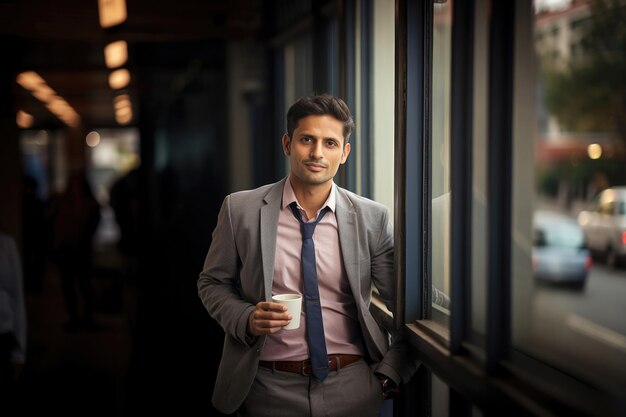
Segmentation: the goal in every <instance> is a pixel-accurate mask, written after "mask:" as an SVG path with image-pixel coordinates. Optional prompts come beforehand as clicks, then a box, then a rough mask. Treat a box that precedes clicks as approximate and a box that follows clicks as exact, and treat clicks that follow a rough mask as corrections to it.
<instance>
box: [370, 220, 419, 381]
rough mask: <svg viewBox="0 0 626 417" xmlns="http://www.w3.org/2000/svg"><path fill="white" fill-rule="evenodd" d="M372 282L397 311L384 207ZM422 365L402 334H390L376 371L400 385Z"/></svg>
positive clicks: (388, 224) (390, 237)
mask: <svg viewBox="0 0 626 417" xmlns="http://www.w3.org/2000/svg"><path fill="white" fill-rule="evenodd" d="M370 259H371V271H372V282H373V284H374V285H375V286H376V288H377V289H378V292H379V294H380V296H381V298H382V300H383V302H384V303H385V306H386V307H387V308H388V309H389V311H392V312H395V311H396V277H395V270H394V242H393V226H392V224H391V220H390V215H389V210H388V209H387V208H385V210H384V211H383V215H382V216H381V220H380V235H379V237H378V239H377V242H376V244H375V245H374V249H373V251H372V253H371V254H370ZM418 366H419V361H417V360H416V359H414V358H412V357H411V356H410V351H409V345H408V342H407V341H406V340H405V338H404V336H403V334H402V333H401V332H400V331H397V330H394V331H393V333H392V334H391V344H390V346H389V350H388V351H387V352H386V353H385V355H384V356H383V359H382V361H381V362H380V363H379V364H378V366H377V367H376V369H375V371H376V372H380V373H382V374H384V375H386V376H388V377H390V378H391V379H393V381H394V382H395V383H396V384H397V385H400V382H404V383H405V384H406V383H408V382H409V380H410V379H411V377H412V376H413V374H414V373H415V371H416V370H417V368H418Z"/></svg>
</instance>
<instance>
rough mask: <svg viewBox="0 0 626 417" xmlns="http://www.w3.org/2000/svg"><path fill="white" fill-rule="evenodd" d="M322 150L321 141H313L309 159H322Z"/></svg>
mask: <svg viewBox="0 0 626 417" xmlns="http://www.w3.org/2000/svg"><path fill="white" fill-rule="evenodd" d="M322 150H323V146H322V142H321V141H319V142H315V143H314V144H313V146H312V147H311V159H322V158H323V157H324V153H323V152H322Z"/></svg>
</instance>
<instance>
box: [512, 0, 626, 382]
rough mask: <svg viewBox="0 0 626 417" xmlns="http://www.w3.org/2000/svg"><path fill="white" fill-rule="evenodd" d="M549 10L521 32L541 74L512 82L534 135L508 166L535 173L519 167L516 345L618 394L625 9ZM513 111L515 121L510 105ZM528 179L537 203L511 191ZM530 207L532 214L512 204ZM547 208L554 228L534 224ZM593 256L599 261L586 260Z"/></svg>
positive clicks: (625, 238) (624, 367)
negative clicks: (524, 99)
mask: <svg viewBox="0 0 626 417" xmlns="http://www.w3.org/2000/svg"><path fill="white" fill-rule="evenodd" d="M544 3H545V4H544ZM551 3H552V2H536V5H537V8H536V10H535V14H534V32H535V33H534V36H532V35H530V34H529V36H528V39H534V45H532V46H530V48H532V49H534V51H535V57H536V68H537V71H536V77H535V79H534V80H529V79H525V80H523V82H522V83H521V84H520V85H522V84H523V85H524V87H520V86H518V87H519V90H523V89H525V90H527V91H532V90H533V89H534V91H535V93H536V94H535V100H534V126H533V128H532V129H531V128H529V127H528V125H527V126H526V129H525V132H524V129H517V130H516V131H515V132H516V133H515V138H514V140H515V144H514V149H515V151H514V159H515V160H514V165H516V166H519V167H522V166H526V167H528V166H533V165H534V167H535V169H534V172H532V173H529V174H520V172H521V171H515V170H514V188H513V189H514V195H513V200H514V201H513V206H514V215H513V239H514V242H513V254H512V255H513V284H514V285H513V296H514V328H513V343H514V345H515V347H516V348H517V349H519V350H520V351H523V352H524V353H527V354H529V355H531V356H533V357H535V358H538V359H540V360H542V361H547V362H550V363H551V364H553V365H555V366H556V367H558V368H560V369H562V370H564V371H566V372H568V373H571V374H573V375H575V376H577V377H579V378H581V379H584V380H586V381H588V382H590V383H593V384H595V385H597V386H599V387H602V388H603V389H606V390H608V391H611V392H617V393H623V392H626V321H624V319H623V318H624V317H626V303H624V299H625V298H626V280H625V279H624V276H625V275H626V273H625V271H624V269H620V268H623V264H624V260H625V258H626V216H625V215H624V214H623V210H620V207H623V204H626V203H625V202H626V187H625V185H626V151H625V149H626V107H625V105H624V97H626V77H624V74H626V61H625V60H624V49H623V46H624V45H625V44H626V31H624V21H626V5H625V4H624V3H623V2H617V1H609V0H581V1H571V2H559V3H558V4H559V5H558V6H557V8H555V6H550V4H551ZM552 4H554V3H552ZM518 47H519V45H518ZM524 47H525V46H522V48H524ZM518 62H520V63H519V64H518V68H517V69H516V72H518V73H524V72H526V73H531V72H532V71H530V70H531V68H530V66H531V65H532V64H530V62H532V60H529V61H518ZM524 82H526V83H525V84H524ZM531 83H534V85H535V86H534V88H531V85H532V84H531ZM517 91H518V90H516V93H517ZM516 106H518V109H516V115H517V114H518V111H519V107H520V102H519V99H518V98H517V97H516ZM524 107H533V106H532V105H529V106H524ZM516 117H517V116H516ZM527 122H530V123H532V120H527ZM520 124H521V122H520ZM531 131H534V143H535V149H534V153H529V154H524V153H523V152H521V153H518V152H516V151H517V150H518V149H520V147H521V146H524V145H523V144H526V145H525V146H527V144H528V142H529V141H530V140H531V138H530V137H529V132H531ZM533 159H534V160H533ZM527 171H530V170H527ZM524 183H526V184H531V185H532V186H533V187H534V192H531V193H530V194H532V195H530V196H529V195H523V194H522V191H523V187H518V186H517V185H519V184H524ZM520 190H521V191H520ZM529 200H530V201H532V207H531V208H528V209H527V208H524V209H521V208H519V207H518V206H517V203H518V202H523V201H529ZM620 211H621V214H620ZM546 212H549V213H550V216H551V217H550V218H549V220H548V221H538V217H542V216H545V213H546ZM529 218H532V219H534V222H533V224H534V228H533V226H532V225H531V223H530V222H528V221H527V219H529ZM531 230H532V231H531ZM583 241H584V244H581V243H583ZM589 254H593V255H595V257H594V260H593V262H591V258H590V257H589ZM545 284H548V285H545Z"/></svg>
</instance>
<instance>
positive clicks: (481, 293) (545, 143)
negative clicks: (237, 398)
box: [0, 0, 626, 416]
mask: <svg viewBox="0 0 626 417" xmlns="http://www.w3.org/2000/svg"><path fill="white" fill-rule="evenodd" d="M396 3H398V2H394V1H393V0H320V1H303V0H291V1H289V0H230V1H227V2H222V1H207V0H178V1H176V2H166V1H160V0H151V1H148V0H129V1H128V2H126V1H124V0H60V1H56V2H51V1H44V0H0V54H1V55H0V56H1V57H2V65H1V66H0V89H1V94H0V231H1V232H3V233H5V234H7V235H9V236H11V237H13V239H14V240H15V242H16V244H17V248H18V252H19V256H20V257H21V265H22V270H23V288H24V298H25V308H26V317H27V324H28V327H27V329H28V330H27V341H28V344H27V360H26V362H25V364H24V368H23V370H22V374H21V376H20V378H19V380H18V384H17V387H16V389H15V391H13V392H12V394H11V397H12V398H13V399H14V401H13V403H14V405H15V407H16V410H17V411H16V413H15V415H32V414H34V413H36V412H51V411H55V412H56V411H58V412H62V413H63V414H64V415H66V416H74V415H76V416H78V415H94V416H111V415H120V416H121V415H129V414H131V413H136V412H144V413H149V412H157V411H160V412H172V413H173V412H175V413H176V414H180V415H186V414H192V412H195V410H201V412H202V413H203V414H206V415H215V416H219V415H221V414H220V413H218V412H217V411H215V410H213V408H212V406H211V403H210V397H211V393H212V389H213V385H212V384H213V381H214V375H215V372H216V367H217V364H218V362H219V359H220V355H221V339H222V337H223V333H222V330H221V329H220V327H219V326H217V325H216V323H215V322H214V321H212V320H211V319H210V318H209V316H208V314H207V313H206V311H205V310H204V307H203V306H202V305H201V303H200V301H199V299H198V297H197V292H196V280H197V277H198V273H199V272H200V270H201V268H202V265H203V262H204V257H205V255H206V252H207V250H208V247H209V245H210V241H211V231H212V229H213V227H214V224H215V221H216V216H217V212H218V210H219V207H220V204H221V202H222V199H223V198H224V197H225V195H226V194H227V193H229V192H233V191H237V190H242V189H246V188H251V187H255V186H259V185H262V184H266V183H269V182H273V181H276V180H278V179H280V178H281V177H283V176H284V175H285V174H286V172H287V167H286V165H285V163H286V162H285V161H284V158H283V155H282V151H281V148H280V142H279V141H280V138H281V136H282V134H283V132H284V130H285V121H284V118H285V113H286V109H287V108H288V106H289V105H290V104H291V103H292V102H293V101H294V100H295V99H296V98H297V97H299V96H301V95H304V94H310V93H314V92H317V93H321V92H328V93H332V94H337V95H340V96H342V97H344V99H346V101H347V102H348V104H349V105H350V107H351V109H352V110H353V113H354V116H355V120H356V126H357V127H356V131H355V133H354V135H353V137H352V138H351V142H352V143H353V152H352V154H351V156H350V161H349V163H348V164H347V165H345V166H344V167H342V169H341V171H340V173H339V176H338V177H337V182H338V183H339V184H340V185H342V186H344V187H346V188H349V189H351V190H353V191H355V192H358V193H360V194H362V195H364V196H367V197H370V198H373V199H375V200H377V201H379V202H382V203H383V204H385V205H387V206H388V207H389V208H390V209H392V213H393V212H394V211H393V208H394V201H395V200H394V134H395V132H394V123H395V120H396V118H397V117H399V116H398V114H396V112H395V111H394V110H395V107H394V103H396V97H395V91H396V90H395V89H396V84H395V82H396V76H397V74H396V68H395V65H396V60H395V59H396V55H395V53H396V49H395V48H396V44H395V41H396V34H397V32H398V31H401V30H405V29H402V28H398V27H397V26H396V23H397V20H395V19H396V18H395V17H394V14H395V11H396ZM409 3H411V2H409ZM520 3H524V4H525V5H526V7H527V9H528V11H529V16H532V17H531V18H530V19H529V20H528V21H523V20H522V18H523V16H522V18H520V23H519V25H520V27H522V33H523V34H525V35H527V36H526V37H524V36H522V37H520V40H519V41H518V43H517V44H516V46H515V48H516V54H518V55H516V57H517V58H520V57H521V59H517V60H516V62H515V74H516V75H515V76H516V83H517V84H516V90H515V97H514V98H513V100H514V108H515V117H516V123H518V124H516V125H515V132H514V150H513V162H514V165H515V167H514V172H513V176H512V178H511V182H512V184H511V187H512V190H513V191H512V197H513V208H512V224H511V229H512V239H513V244H512V245H513V254H512V257H513V267H512V269H513V270H512V272H511V276H512V282H513V288H512V292H513V295H512V299H513V305H512V307H511V309H512V311H513V317H512V324H511V327H512V331H511V333H512V339H513V347H514V348H515V349H517V350H519V351H520V352H523V353H524V354H527V355H529V356H531V357H533V358H535V359H537V360H539V361H541V362H542V363H545V364H547V365H548V366H550V367H552V366H553V367H556V368H557V369H560V370H563V371H564V372H566V373H567V374H571V375H574V377H575V378H577V379H581V380H583V381H587V382H590V383H591V384H592V385H593V386H594V387H599V389H600V390H601V391H606V392H611V393H619V392H623V390H624V389H626V368H625V365H624V364H626V325H625V323H624V320H623V317H626V307H625V306H626V304H625V303H624V302H623V299H624V297H625V296H626V273H625V271H624V269H623V266H624V263H625V262H626V188H624V187H625V186H626V77H625V76H624V74H626V64H625V63H626V61H625V59H624V57H625V56H626V53H625V51H626V30H625V26H626V25H625V24H624V22H626V12H625V7H624V4H623V2H620V1H619V0H572V1H567V0H561V1H548V0H543V1H535V2H532V1H528V2H520ZM454 7H455V2H453V1H434V2H433V4H432V22H431V23H432V27H430V28H429V30H430V33H431V35H432V39H431V40H432V44H433V45H432V46H433V51H432V56H431V57H430V58H431V61H430V62H429V63H428V65H430V66H431V67H430V71H431V72H430V73H432V80H430V82H431V83H432V91H430V94H431V96H429V97H428V98H427V99H428V100H430V101H429V102H430V104H431V105H432V113H433V116H432V120H430V122H431V123H432V137H431V138H430V141H431V142H430V144H431V145H432V147H431V152H432V153H431V154H430V155H428V158H430V160H432V162H433V163H432V164H431V165H430V166H429V167H428V168H429V172H428V174H427V180H428V181H430V186H431V194H432V195H431V196H430V197H432V206H431V208H432V210H433V212H434V213H436V214H435V216H434V219H433V224H432V230H431V231H430V232H431V236H430V242H431V245H432V247H431V253H430V255H431V256H432V277H431V278H432V282H433V283H435V285H437V286H438V287H439V288H441V289H442V290H443V291H445V292H447V293H448V294H449V293H450V271H451V264H452V262H454V259H452V258H451V250H450V247H451V242H450V236H451V235H450V219H449V216H450V203H449V201H450V198H449V196H450V184H451V182H452V181H455V179H454V178H451V176H450V172H451V166H450V151H451V149H450V147H451V142H450V134H451V133H450V129H451V128H450V123H451V120H450V114H451V110H450V109H451V103H450V100H451V97H452V95H453V94H452V93H453V92H452V91H451V72H452V68H453V66H452V65H453V64H452V50H453V45H452V33H453V29H454V22H453V19H452V15H453V11H454ZM475 7H476V10H477V13H476V14H475V15H472V16H471V17H470V16H465V17H467V19H470V18H471V19H473V20H474V21H475V33H474V35H475V39H474V40H473V42H474V50H473V59H474V66H475V67H474V69H475V73H474V75H473V80H472V83H473V87H474V89H473V94H474V97H473V103H474V104H473V105H474V109H473V111H474V113H473V118H474V119H473V129H474V130H473V132H472V133H473V143H472V152H473V154H472V158H473V170H474V172H473V174H474V176H473V180H472V181H473V182H472V192H471V194H472V198H473V200H472V209H473V213H472V228H473V230H474V234H473V235H472V241H471V245H472V254H473V255H474V256H473V257H474V259H473V264H472V271H471V276H467V277H466V278H467V280H468V281H471V282H472V286H473V290H472V300H473V307H472V312H471V314H472V330H473V332H475V333H476V334H477V335H478V337H479V338H480V337H484V335H485V334H486V332H487V325H486V322H487V317H486V316H487V311H486V305H487V303H486V299H487V297H488V293H487V288H486V276H487V265H488V259H489V253H488V247H487V242H486V237H485V236H487V233H486V230H487V224H488V217H487V208H488V204H489V199H488V197H489V194H488V190H487V184H488V178H489V177H488V176H489V173H488V172H487V171H486V166H487V163H486V161H487V155H488V151H489V149H488V142H487V138H488V124H489V119H488V115H487V109H488V103H489V101H488V97H489V91H488V85H489V73H488V68H489V65H488V64H489V61H488V59H489V55H488V54H489V47H490V44H489V43H488V28H489V27H490V26H489V25H490V22H489V18H490V16H491V14H490V10H491V2H489V1H476V2H475ZM531 10H532V11H531ZM524 30H525V32H524ZM405 76H406V74H405ZM520 115H521V116H520ZM520 121H521V122H520ZM395 157H396V158H398V157H399V156H398V155H396V156H395ZM396 160H397V159H396ZM420 198H421V197H420ZM416 201H417V200H416ZM409 216H410V214H409ZM411 296H412V294H407V297H411ZM432 308H433V309H434V310H437V311H435V312H434V314H433V319H434V320H435V321H438V322H439V323H440V324H442V325H443V326H449V316H450V311H449V310H446V309H438V307H436V306H433V307H432ZM574 347H575V348H574ZM431 378H432V381H433V382H432V387H433V394H432V395H433V401H434V403H435V404H439V405H438V406H435V407H434V409H433V415H447V414H448V409H447V408H445V407H444V406H443V405H442V404H443V403H445V401H444V400H443V399H442V398H443V397H442V396H441V395H443V394H441V392H442V390H441V389H439V388H441V387H447V385H446V384H447V382H446V381H442V380H440V379H439V378H438V377H437V376H436V375H432V377H431ZM0 395H2V393H0ZM446 395H447V394H446ZM7 398H8V397H7ZM446 398H447V397H446ZM0 414H3V415H4V413H2V412H1V410H0Z"/></svg>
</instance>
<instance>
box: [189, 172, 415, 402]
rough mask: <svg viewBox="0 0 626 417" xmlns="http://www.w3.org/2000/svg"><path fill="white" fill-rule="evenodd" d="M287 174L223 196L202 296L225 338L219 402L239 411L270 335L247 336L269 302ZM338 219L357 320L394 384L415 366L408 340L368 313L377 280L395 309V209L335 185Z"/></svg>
mask: <svg viewBox="0 0 626 417" xmlns="http://www.w3.org/2000/svg"><path fill="white" fill-rule="evenodd" d="M284 183H285V179H283V180H281V181H279V182H277V183H274V184H269V185H265V186H263V187H260V188H257V189H254V190H249V191H241V192H237V193H234V194H231V195H229V196H227V197H226V198H225V199H224V202H223V204H222V208H221V210H220V214H219V217H218V220H217V225H216V227H215V230H214V232H213V241H212V243H211V247H210V248H209V252H208V254H207V257H206V261H205V264H204V269H203V271H202V272H201V273H200V277H199V279H198V294H199V296H200V298H201V300H202V303H203V304H204V306H205V307H206V309H207V311H208V312H209V314H210V315H211V317H213V318H214V319H215V320H216V321H217V322H218V323H219V324H220V325H221V326H222V328H223V329H224V332H225V340H224V349H223V353H222V359H221V362H220V366H219V370H218V374H217V380H216V383H215V389H214V391H213V405H214V406H215V407H216V408H217V409H218V410H220V411H222V412H224V413H233V412H235V411H236V410H237V409H238V408H239V406H240V405H241V404H242V403H243V401H244V400H245V398H246V396H247V394H248V391H249V390H250V387H251V386H252V383H253V381H254V377H255V375H256V373H257V367H258V361H259V356H260V355H261V352H262V350H263V347H264V345H265V339H266V337H265V336H263V337H259V338H255V339H254V340H253V341H251V340H250V339H249V338H248V339H246V326H247V322H248V316H249V315H250V313H251V312H252V310H254V307H255V305H256V304H257V303H258V302H259V301H264V300H270V299H271V295H272V279H273V275H274V256H275V251H276V228H277V225H278V214H279V211H280V207H281V201H282V194H283V186H284ZM336 189H337V195H336V201H337V202H336V210H335V211H336V217H337V225H338V229H339V241H340V246H341V251H342V255H343V262H344V267H345V269H346V273H347V276H348V280H349V282H350V288H351V290H352V294H354V296H355V298H356V306H357V312H358V319H359V323H360V325H361V333H362V336H363V341H364V344H365V348H366V349H367V354H368V356H369V357H368V358H367V359H368V360H369V361H370V363H371V364H372V368H373V369H375V370H376V371H378V372H381V373H383V374H385V375H387V376H389V377H391V378H392V379H394V380H395V382H396V383H399V382H400V381H404V382H407V381H408V380H409V379H410V377H411V376H412V374H413V373H414V372H415V370H416V369H417V362H416V361H415V360H413V359H410V358H409V356H408V346H407V345H406V344H405V343H402V342H400V341H399V338H395V337H394V338H392V340H393V343H392V344H391V346H389V340H390V336H389V335H388V334H387V333H386V332H385V331H384V330H383V329H382V328H381V327H380V326H379V325H378V323H376V321H375V320H374V318H373V316H372V315H371V313H370V311H369V306H370V301H371V293H372V284H374V285H375V286H376V288H377V289H378V291H379V292H380V295H381V297H382V298H383V300H384V301H385V303H386V305H387V308H388V309H389V310H390V311H394V307H395V279H394V264H393V230H392V225H391V222H390V218H389V210H388V209H387V208H386V207H385V206H383V205H381V204H379V203H376V202H374V201H371V200H368V199H366V198H363V197H360V196H358V195H356V194H354V193H351V192H349V191H347V190H345V189H343V188H340V187H337V188H336Z"/></svg>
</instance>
